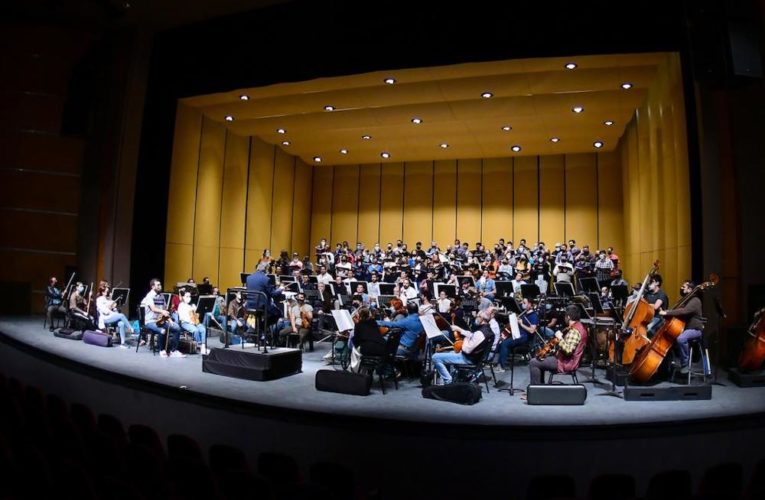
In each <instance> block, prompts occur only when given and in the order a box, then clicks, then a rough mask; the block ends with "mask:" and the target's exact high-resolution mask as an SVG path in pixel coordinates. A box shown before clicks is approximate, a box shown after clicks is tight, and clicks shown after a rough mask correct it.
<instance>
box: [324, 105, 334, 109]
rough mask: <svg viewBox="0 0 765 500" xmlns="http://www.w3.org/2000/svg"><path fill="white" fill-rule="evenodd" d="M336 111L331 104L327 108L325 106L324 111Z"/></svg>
mask: <svg viewBox="0 0 765 500" xmlns="http://www.w3.org/2000/svg"><path fill="white" fill-rule="evenodd" d="M334 110H335V107H334V106H333V105H331V104H327V105H326V106H324V111H334Z"/></svg>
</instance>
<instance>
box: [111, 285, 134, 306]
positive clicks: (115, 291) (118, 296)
mask: <svg viewBox="0 0 765 500" xmlns="http://www.w3.org/2000/svg"><path fill="white" fill-rule="evenodd" d="M129 297H130V288H112V293H111V299H112V300H113V301H114V302H116V303H117V304H119V305H124V304H127V301H128V298H129Z"/></svg>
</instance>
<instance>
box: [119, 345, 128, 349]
mask: <svg viewBox="0 0 765 500" xmlns="http://www.w3.org/2000/svg"><path fill="white" fill-rule="evenodd" d="M120 349H130V346H129V345H127V344H120Z"/></svg>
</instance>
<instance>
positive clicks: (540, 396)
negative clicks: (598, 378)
mask: <svg viewBox="0 0 765 500" xmlns="http://www.w3.org/2000/svg"><path fill="white" fill-rule="evenodd" d="M526 399H527V402H528V404H530V405H583V404H584V401H585V400H586V399H587V388H586V387H585V386H583V385H582V384H547V385H529V386H528V387H527V388H526Z"/></svg>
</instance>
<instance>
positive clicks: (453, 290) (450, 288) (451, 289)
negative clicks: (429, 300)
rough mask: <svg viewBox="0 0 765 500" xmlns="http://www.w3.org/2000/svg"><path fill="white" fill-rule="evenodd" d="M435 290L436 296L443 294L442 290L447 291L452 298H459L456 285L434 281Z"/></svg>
mask: <svg viewBox="0 0 765 500" xmlns="http://www.w3.org/2000/svg"><path fill="white" fill-rule="evenodd" d="M433 290H434V291H435V292H436V296H435V298H436V299H437V298H438V297H440V296H441V292H442V291H443V292H446V296H447V297H449V298H450V299H456V298H457V287H456V286H455V285H447V284H446V283H433Z"/></svg>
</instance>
